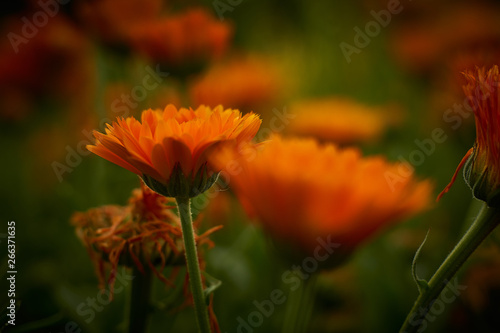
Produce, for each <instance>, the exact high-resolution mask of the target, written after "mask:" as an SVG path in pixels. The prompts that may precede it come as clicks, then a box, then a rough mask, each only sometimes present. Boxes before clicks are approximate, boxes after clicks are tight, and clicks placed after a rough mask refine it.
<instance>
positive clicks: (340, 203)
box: [214, 136, 432, 265]
mask: <svg viewBox="0 0 500 333" xmlns="http://www.w3.org/2000/svg"><path fill="white" fill-rule="evenodd" d="M244 149H250V152H251V149H252V147H251V146H247V147H245V148H244ZM253 149H254V151H253V153H245V154H244V155H245V157H247V158H245V157H241V156H239V155H238V154H237V153H235V150H234V149H229V148H227V147H226V149H223V150H222V151H221V152H220V153H219V154H217V155H216V159H215V161H214V163H216V164H217V165H218V166H219V167H222V168H225V169H224V170H223V174H226V176H227V177H226V178H227V181H228V182H229V185H230V187H231V188H232V189H233V190H234V191H235V193H236V195H237V196H238V198H239V199H240V201H241V203H242V205H243V207H244V208H245V210H246V212H247V213H248V215H249V216H251V217H256V218H257V219H258V220H259V221H260V222H261V223H262V225H263V228H264V229H265V230H266V231H268V232H269V233H270V234H271V236H272V237H273V238H274V239H276V240H278V241H282V242H285V243H286V244H289V245H291V246H292V247H293V248H299V249H301V250H302V251H303V252H302V254H304V253H305V254H306V255H312V254H313V250H314V249H315V247H316V246H317V245H318V238H322V239H328V240H330V241H332V242H336V243H340V248H339V253H343V254H349V253H350V252H351V251H352V250H353V249H354V248H355V247H356V246H357V245H358V244H359V243H361V242H362V241H364V240H365V239H366V238H368V237H369V236H371V235H373V234H374V233H375V232H377V231H378V230H379V229H382V228H385V227H388V226H389V225H392V224H394V223H395V222H396V221H398V220H401V219H404V218H407V217H410V216H412V215H414V214H416V213H418V212H420V211H422V210H424V209H425V208H427V207H428V205H429V197H430V193H431V187H432V186H431V184H430V182H429V181H422V182H418V181H416V180H415V178H414V177H413V176H412V175H409V176H408V177H406V178H404V179H401V180H400V181H398V182H397V184H396V185H395V186H394V184H392V185H390V184H389V182H388V180H387V179H386V176H387V174H388V173H390V172H397V169H398V167H399V164H390V163H388V162H387V161H385V159H384V158H382V157H366V158H363V157H362V156H361V154H360V152H359V151H358V150H356V149H354V148H348V149H339V148H337V147H336V146H334V145H331V144H329V145H325V146H321V145H319V144H318V143H317V142H316V141H314V140H305V139H282V138H280V137H279V136H272V137H271V138H270V141H269V142H266V143H265V144H263V145H261V146H260V147H259V148H257V149H256V148H253ZM249 156H251V157H252V158H248V157H249ZM226 169H227V170H226ZM339 256H340V255H339ZM339 256H337V255H334V256H333V257H332V258H330V259H329V260H328V261H327V262H328V264H330V265H331V264H332V263H333V264H336V263H337V262H338V261H337V260H339ZM340 257H342V256H340Z"/></svg>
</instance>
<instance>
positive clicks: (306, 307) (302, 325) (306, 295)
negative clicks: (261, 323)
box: [282, 274, 318, 333]
mask: <svg viewBox="0 0 500 333" xmlns="http://www.w3.org/2000/svg"><path fill="white" fill-rule="evenodd" d="M317 280H318V279H317V276H316V274H312V275H311V276H310V277H309V278H307V279H306V280H304V283H302V284H301V285H300V287H299V289H297V290H295V291H292V292H291V293H290V295H289V297H288V302H287V306H286V310H285V320H284V324H283V327H282V333H305V332H309V323H310V321H311V317H312V313H313V308H314V298H315V296H316V284H317V283H316V282H317Z"/></svg>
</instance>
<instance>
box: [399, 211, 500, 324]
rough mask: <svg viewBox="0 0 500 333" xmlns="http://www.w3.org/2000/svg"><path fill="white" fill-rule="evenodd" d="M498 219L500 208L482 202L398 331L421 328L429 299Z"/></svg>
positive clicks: (456, 269) (446, 282)
mask: <svg viewBox="0 0 500 333" xmlns="http://www.w3.org/2000/svg"><path fill="white" fill-rule="evenodd" d="M499 221H500V210H498V209H496V208H491V207H488V206H487V205H486V204H484V206H483V208H482V209H481V211H480V212H479V214H478V216H477V217H476V220H475V221H474V222H473V223H472V225H471V226H470V228H469V230H468V231H467V232H466V233H465V235H464V236H463V237H462V239H461V240H460V241H459V242H458V244H457V245H456V246H455V248H454V249H453V250H452V251H451V253H450V254H449V255H448V257H447V258H446V259H445V260H444V261H443V263H442V264H441V266H440V267H439V268H438V270H437V271H436V272H435V273H434V275H433V276H432V278H431V279H430V281H429V283H428V285H427V288H424V289H423V290H422V291H421V293H420V295H419V297H418V298H417V300H416V301H415V304H414V305H413V308H412V309H411V311H410V313H409V314H408V316H407V317H406V320H405V322H404V323H403V326H402V327H401V330H400V332H401V333H411V332H419V331H421V329H420V327H422V325H423V324H424V323H426V320H425V319H424V318H425V317H426V316H427V314H428V312H429V310H430V309H431V307H432V305H433V302H434V301H435V300H437V298H438V297H439V296H440V295H441V292H442V291H443V289H444V288H445V287H446V286H447V285H448V283H449V282H450V280H451V279H452V278H453V277H454V276H455V273H457V271H458V270H459V269H460V267H462V265H463V264H464V263H465V261H466V260H467V259H468V258H469V256H470V255H471V254H472V253H473V252H474V250H476V248H477V247H478V246H479V245H480V244H481V243H482V242H483V240H484V239H485V238H486V237H487V236H488V235H489V234H490V233H491V232H492V231H493V230H494V229H495V227H496V226H497V225H498V223H499ZM455 292H456V290H455ZM443 296H444V295H443Z"/></svg>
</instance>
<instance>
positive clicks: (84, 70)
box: [0, 13, 94, 120]
mask: <svg viewBox="0 0 500 333" xmlns="http://www.w3.org/2000/svg"><path fill="white" fill-rule="evenodd" d="M22 29H23V21H21V20H19V19H18V18H16V17H10V18H7V19H6V20H5V21H4V30H3V31H4V33H5V34H7V33H9V34H14V35H13V36H16V35H17V36H18V37H16V38H13V37H12V39H11V37H9V38H5V39H4V40H3V41H2V42H1V43H0V116H1V117H3V118H7V119H14V120H21V119H23V118H24V117H26V116H27V115H28V114H29V113H30V112H33V111H35V110H39V109H40V100H41V99H43V100H57V103H61V102H69V103H71V102H74V101H75V100H78V103H79V104H80V105H81V104H82V101H86V100H87V99H88V100H91V97H92V93H93V90H92V89H93V88H94V86H93V83H94V82H93V80H94V76H93V71H92V69H93V67H92V66H93V58H92V57H91V52H90V50H91V47H90V43H89V41H88V40H87V38H86V37H85V36H84V35H83V34H82V33H81V31H79V30H78V29H77V28H76V27H75V26H74V24H73V23H72V22H71V21H70V20H69V19H68V18H67V17H66V16H65V15H64V14H62V13H61V14H59V15H57V16H56V17H53V18H51V19H50V20H48V22H47V24H46V25H45V26H44V27H43V29H40V30H37V31H38V32H37V33H36V34H35V35H33V37H32V38H31V39H26V38H24V37H22V36H21V35H19V33H21V31H23V30H22ZM86 113H88V112H86Z"/></svg>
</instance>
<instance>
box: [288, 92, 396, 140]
mask: <svg viewBox="0 0 500 333" xmlns="http://www.w3.org/2000/svg"><path fill="white" fill-rule="evenodd" d="M290 109H291V112H292V113H293V114H294V115H295V118H293V121H291V122H290V125H289V126H288V129H287V130H288V131H289V132H290V133H292V134H296V135H301V136H312V137H316V138H318V139H320V140H323V141H332V142H335V143H339V144H351V143H355V142H372V141H373V140H376V139H378V138H380V137H381V136H382V134H383V133H384V131H385V130H386V129H387V128H388V127H389V126H390V125H394V124H397V123H400V122H401V119H402V114H401V113H400V112H397V110H396V109H395V108H394V107H385V108H382V107H371V106H367V105H363V104H361V103H358V102H356V101H353V100H349V99H345V98H323V99H317V100H310V101H302V102H297V103H295V104H294V105H292V107H291V108H290Z"/></svg>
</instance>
